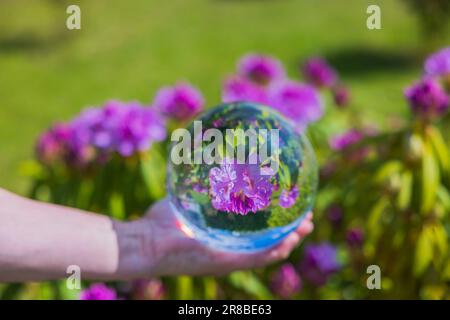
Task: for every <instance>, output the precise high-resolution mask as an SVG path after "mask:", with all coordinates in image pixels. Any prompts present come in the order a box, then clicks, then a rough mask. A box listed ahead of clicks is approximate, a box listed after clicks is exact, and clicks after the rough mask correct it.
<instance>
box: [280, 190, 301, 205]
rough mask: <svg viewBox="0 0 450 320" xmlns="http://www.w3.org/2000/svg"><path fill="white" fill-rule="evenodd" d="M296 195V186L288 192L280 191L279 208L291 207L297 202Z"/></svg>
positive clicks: (297, 193)
mask: <svg viewBox="0 0 450 320" xmlns="http://www.w3.org/2000/svg"><path fill="white" fill-rule="evenodd" d="M298 195H299V192H298V187H297V186H294V187H293V188H291V189H290V190H287V189H284V190H283V191H281V194H280V199H279V203H280V206H281V207H283V208H285V209H288V208H290V207H292V206H293V205H294V204H295V202H296V201H297V198H298Z"/></svg>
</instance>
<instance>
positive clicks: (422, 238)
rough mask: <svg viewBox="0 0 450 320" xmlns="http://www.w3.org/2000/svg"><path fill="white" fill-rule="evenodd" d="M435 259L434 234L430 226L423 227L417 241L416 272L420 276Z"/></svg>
mask: <svg viewBox="0 0 450 320" xmlns="http://www.w3.org/2000/svg"><path fill="white" fill-rule="evenodd" d="M432 259H433V234H432V233H431V232H430V229H429V228H428V227H426V226H425V227H423V228H422V231H421V232H420V235H419V238H418V240H417V243H416V252H415V257H414V269H413V270H414V274H415V275H416V276H420V275H421V274H422V273H424V272H425V270H426V269H427V267H428V266H429V265H430V263H431V261H432Z"/></svg>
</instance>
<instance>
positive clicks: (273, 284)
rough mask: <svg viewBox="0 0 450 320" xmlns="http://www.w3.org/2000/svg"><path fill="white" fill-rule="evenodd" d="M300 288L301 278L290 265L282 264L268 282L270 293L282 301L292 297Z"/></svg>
mask: <svg viewBox="0 0 450 320" xmlns="http://www.w3.org/2000/svg"><path fill="white" fill-rule="evenodd" d="M301 287H302V281H301V278H300V276H299V274H298V273H297V271H295V268H294V266H293V265H292V264H290V263H285V264H283V265H282V266H281V267H280V269H278V271H277V272H276V273H275V274H274V275H273V276H272V279H271V281H270V288H271V290H272V292H273V293H275V294H276V295H278V296H280V297H282V298H283V299H288V298H290V297H292V296H293V295H294V294H296V293H297V292H299V291H300V290H301Z"/></svg>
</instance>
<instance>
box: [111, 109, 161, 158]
mask: <svg viewBox="0 0 450 320" xmlns="http://www.w3.org/2000/svg"><path fill="white" fill-rule="evenodd" d="M121 120H122V121H120V122H119V124H118V127H117V131H116V132H115V134H116V146H115V148H116V150H117V152H119V153H120V154H121V155H122V156H130V155H132V154H133V153H134V152H136V151H144V150H147V149H148V148H150V146H151V144H152V143H153V142H154V141H161V140H163V139H164V138H165V137H166V128H165V126H164V121H163V119H162V118H161V117H160V116H159V115H158V113H157V112H156V111H155V110H153V109H150V108H143V107H142V106H141V105H140V104H138V103H131V104H129V105H128V110H127V111H126V112H125V114H124V115H123V117H122V119H121Z"/></svg>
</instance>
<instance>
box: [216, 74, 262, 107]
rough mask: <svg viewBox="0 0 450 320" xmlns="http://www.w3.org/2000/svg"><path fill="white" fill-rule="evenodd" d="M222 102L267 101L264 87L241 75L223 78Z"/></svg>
mask: <svg viewBox="0 0 450 320" xmlns="http://www.w3.org/2000/svg"><path fill="white" fill-rule="evenodd" d="M222 101H223V102H226V103H228V102H239V101H246V102H255V103H262V104H266V103H267V94H266V92H265V90H264V88H262V87H260V86H258V85H256V84H254V83H253V82H251V81H249V80H247V79H245V78H242V77H231V78H228V79H226V80H225V82H224V84H223V87H222Z"/></svg>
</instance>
